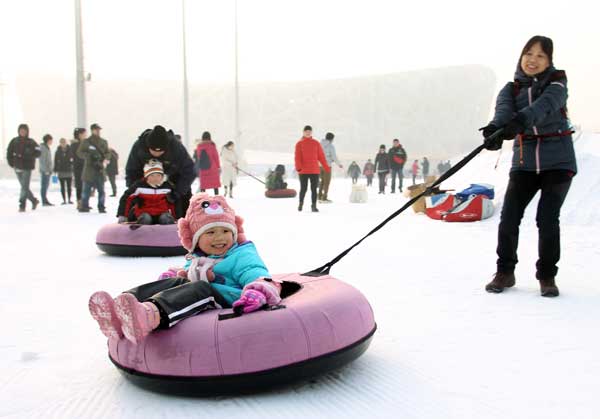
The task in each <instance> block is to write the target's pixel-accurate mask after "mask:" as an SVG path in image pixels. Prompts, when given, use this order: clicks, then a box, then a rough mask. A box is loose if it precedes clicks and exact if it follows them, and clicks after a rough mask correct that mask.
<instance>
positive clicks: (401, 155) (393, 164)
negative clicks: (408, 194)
mask: <svg viewBox="0 0 600 419" xmlns="http://www.w3.org/2000/svg"><path fill="white" fill-rule="evenodd" d="M393 144H394V145H393V146H392V148H390V149H389V151H388V154H389V159H390V170H391V172H392V193H395V192H396V177H398V192H402V181H403V180H404V163H406V159H407V157H406V150H405V149H404V147H402V144H400V140H398V139H397V138H396V139H394V142H393Z"/></svg>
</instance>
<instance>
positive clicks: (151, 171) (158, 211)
mask: <svg viewBox="0 0 600 419" xmlns="http://www.w3.org/2000/svg"><path fill="white" fill-rule="evenodd" d="M174 203H175V199H174V197H173V188H172V186H171V183H169V182H168V181H167V180H166V176H165V172H164V170H163V165H162V163H161V162H160V161H159V160H150V161H149V162H148V163H146V164H145V165H144V179H143V180H138V181H137V182H134V183H133V184H132V185H131V186H130V187H129V188H128V189H127V190H126V191H125V192H124V193H123V196H122V197H121V200H120V201H119V209H118V210H117V217H118V219H119V223H124V222H127V221H135V222H137V223H138V224H174V223H175V218H174V215H175V204H174Z"/></svg>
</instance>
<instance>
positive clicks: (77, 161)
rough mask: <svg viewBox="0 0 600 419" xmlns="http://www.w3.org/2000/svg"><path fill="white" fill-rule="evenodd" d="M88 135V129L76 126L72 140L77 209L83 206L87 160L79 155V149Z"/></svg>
mask: <svg viewBox="0 0 600 419" xmlns="http://www.w3.org/2000/svg"><path fill="white" fill-rule="evenodd" d="M86 137H87V130H86V129H85V128H75V129H74V130H73V140H72V141H71V145H70V147H71V154H72V155H73V180H74V183H75V197H76V198H77V209H79V208H80V206H81V193H82V191H83V181H82V180H81V177H82V175H83V165H84V163H85V161H84V160H83V159H81V158H79V156H77V150H79V146H80V145H81V143H82V142H83V140H85V139H86Z"/></svg>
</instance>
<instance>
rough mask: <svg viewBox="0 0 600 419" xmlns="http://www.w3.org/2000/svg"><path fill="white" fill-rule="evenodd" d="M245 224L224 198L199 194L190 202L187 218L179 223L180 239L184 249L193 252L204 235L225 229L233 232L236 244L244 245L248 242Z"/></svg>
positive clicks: (181, 219)
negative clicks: (212, 230) (211, 230)
mask: <svg viewBox="0 0 600 419" xmlns="http://www.w3.org/2000/svg"><path fill="white" fill-rule="evenodd" d="M243 222H244V220H243V219H242V217H240V216H238V215H235V211H233V209H232V208H231V207H230V206H229V205H228V204H227V201H226V200H225V198H223V197H222V196H209V195H208V194H205V193H199V194H196V195H194V196H193V197H192V199H191V200H190V206H189V208H188V210H187V212H186V214H185V217H184V218H180V219H179V221H178V222H177V226H178V230H179V239H180V240H181V244H182V245H183V247H185V248H186V249H187V250H188V251H189V252H193V251H194V250H195V249H196V247H197V245H198V239H199V238H200V236H201V235H202V233H204V232H205V231H206V230H209V229H211V228H213V227H225V228H228V229H230V230H231V231H232V232H233V241H234V243H236V242H237V243H243V242H245V241H246V236H245V234H244V228H243V227H242V224H243Z"/></svg>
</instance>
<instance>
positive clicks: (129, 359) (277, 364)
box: [108, 274, 376, 396]
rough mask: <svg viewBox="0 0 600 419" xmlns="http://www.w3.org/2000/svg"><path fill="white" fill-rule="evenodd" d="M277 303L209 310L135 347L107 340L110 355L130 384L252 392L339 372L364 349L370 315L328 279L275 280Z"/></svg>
mask: <svg viewBox="0 0 600 419" xmlns="http://www.w3.org/2000/svg"><path fill="white" fill-rule="evenodd" d="M273 278H274V279H276V280H278V281H282V283H283V287H282V297H283V300H282V302H281V304H280V305H279V306H276V307H272V308H271V309H269V310H262V311H257V312H254V313H250V314H245V315H243V316H240V317H232V316H231V315H230V313H231V312H232V310H231V309H222V310H210V311H207V312H204V313H202V314H199V315H197V316H194V317H191V318H188V319H186V320H184V321H182V322H181V323H179V324H177V326H175V327H173V328H171V329H167V330H159V331H155V332H153V333H151V334H150V335H149V336H148V337H146V339H144V340H143V341H142V342H140V343H139V344H138V345H134V344H132V343H130V342H129V341H128V340H127V339H125V338H122V339H109V341H108V348H109V357H110V359H111V361H112V362H113V363H114V364H115V366H116V367H117V368H118V369H119V370H120V372H121V373H122V374H123V375H124V376H125V377H126V378H128V379H129V380H131V381H132V382H133V383H134V384H136V385H139V386H141V387H144V388H146V389H149V390H152V391H158V392H163V393H171V394H178V395H188V396H189V395H191V396H214V395H223V394H238V393H248V392H256V391H260V390H265V389H268V388H273V387H281V386H283V385H286V384H289V383H291V382H294V381H298V380H305V379H309V378H311V377H313V376H315V375H319V374H323V373H326V372H328V371H331V370H333V369H336V368H339V367H341V366H343V365H345V364H347V363H349V362H350V361H352V360H354V359H356V358H358V357H359V356H360V355H362V353H363V352H365V351H366V350H367V348H368V346H369V344H370V343H371V338H372V337H373V334H374V333H375V329H376V324H375V319H374V317H373V311H372V309H371V306H370V305H369V302H368V301H367V300H366V298H365V297H364V296H363V295H362V294H361V293H360V292H359V291H358V290H357V289H355V288H354V287H352V286H351V285H348V284H346V283H344V282H342V281H340V280H338V279H335V278H333V277H331V276H329V275H325V276H321V277H310V276H303V275H300V274H284V275H275V276H274V277H273Z"/></svg>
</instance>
